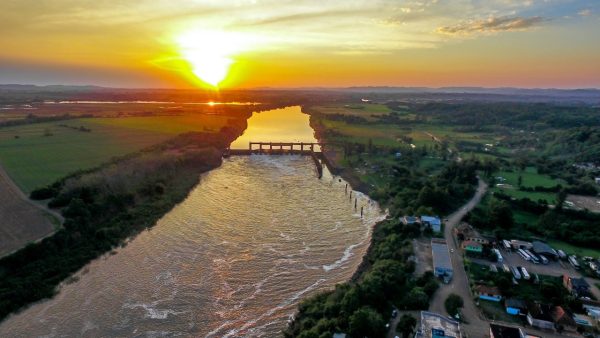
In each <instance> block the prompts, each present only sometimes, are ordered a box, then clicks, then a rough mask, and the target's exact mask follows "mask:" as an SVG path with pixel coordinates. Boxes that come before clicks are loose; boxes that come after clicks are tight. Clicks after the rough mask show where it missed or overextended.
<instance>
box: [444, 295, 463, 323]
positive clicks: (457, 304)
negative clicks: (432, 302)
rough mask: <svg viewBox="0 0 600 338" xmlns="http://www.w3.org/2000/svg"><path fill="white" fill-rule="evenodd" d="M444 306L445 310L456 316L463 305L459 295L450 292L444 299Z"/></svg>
mask: <svg viewBox="0 0 600 338" xmlns="http://www.w3.org/2000/svg"><path fill="white" fill-rule="evenodd" d="M444 306H445V307H446V311H447V312H448V314H449V315H451V316H452V317H454V316H456V315H457V314H458V312H459V310H460V309H461V308H462V307H463V306H464V302H463V299H462V297H461V296H459V295H457V294H455V293H451V294H450V295H449V296H448V298H446V301H445V302H444Z"/></svg>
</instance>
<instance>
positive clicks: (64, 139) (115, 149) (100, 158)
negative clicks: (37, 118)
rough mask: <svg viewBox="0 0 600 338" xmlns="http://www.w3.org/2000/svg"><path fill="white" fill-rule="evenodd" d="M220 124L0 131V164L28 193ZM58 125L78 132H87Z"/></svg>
mask: <svg viewBox="0 0 600 338" xmlns="http://www.w3.org/2000/svg"><path fill="white" fill-rule="evenodd" d="M225 123H226V120H225V118H222V117H218V116H214V115H198V116H173V117H164V116H157V117H126V118H94V119H78V120H69V121H61V122H49V123H37V124H29V125H23V126H17V127H10V128H0V164H2V166H3V167H4V168H5V169H6V171H7V172H8V173H9V175H10V176H11V178H12V179H13V180H14V181H15V183H16V184H17V185H18V186H19V187H20V188H21V189H22V190H23V191H25V192H26V193H29V192H31V191H32V190H33V189H35V188H38V187H41V186H44V185H47V184H50V183H52V182H54V181H55V180H57V179H59V178H61V177H64V176H66V175H68V174H70V173H72V172H74V171H77V170H81V169H89V168H93V167H96V166H98V165H100V164H102V163H104V162H106V161H108V160H110V159H111V158H113V157H115V156H122V155H125V154H127V153H131V152H134V151H137V150H140V149H142V148H144V147H147V146H150V145H152V144H156V143H159V142H161V141H164V140H166V139H168V138H170V137H172V136H173V135H175V134H179V133H182V132H187V131H213V130H218V129H220V128H221V127H222V126H223V125H224V124H225ZM59 124H65V125H69V126H73V127H80V126H83V127H85V128H89V129H91V132H82V131H79V130H74V129H71V128H65V127H61V126H59ZM45 135H46V136H45ZM16 136H18V138H16Z"/></svg>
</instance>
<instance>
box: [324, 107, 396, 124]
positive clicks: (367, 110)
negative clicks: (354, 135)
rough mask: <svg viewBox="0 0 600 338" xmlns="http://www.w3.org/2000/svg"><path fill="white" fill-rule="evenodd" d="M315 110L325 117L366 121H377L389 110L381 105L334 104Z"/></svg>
mask: <svg viewBox="0 0 600 338" xmlns="http://www.w3.org/2000/svg"><path fill="white" fill-rule="evenodd" d="M315 110H317V111H318V112H320V113H322V114H325V115H333V114H341V115H348V116H358V117H362V118H364V119H366V120H367V121H375V120H377V116H382V115H388V114H389V113H390V112H391V110H390V109H389V108H388V107H387V106H386V105H383V104H335V105H327V106H318V107H315Z"/></svg>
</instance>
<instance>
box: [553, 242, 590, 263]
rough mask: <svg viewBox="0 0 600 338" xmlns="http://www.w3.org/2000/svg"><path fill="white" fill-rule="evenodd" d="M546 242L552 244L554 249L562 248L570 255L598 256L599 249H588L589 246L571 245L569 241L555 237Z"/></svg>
mask: <svg viewBox="0 0 600 338" xmlns="http://www.w3.org/2000/svg"><path fill="white" fill-rule="evenodd" d="M548 244H549V245H550V246H552V247H553V248H554V249H556V250H562V251H564V252H565V253H567V254H570V255H577V256H579V257H583V256H591V257H595V258H600V250H599V249H590V248H581V247H578V246H575V245H571V244H569V243H565V242H563V241H560V240H556V239H549V240H548Z"/></svg>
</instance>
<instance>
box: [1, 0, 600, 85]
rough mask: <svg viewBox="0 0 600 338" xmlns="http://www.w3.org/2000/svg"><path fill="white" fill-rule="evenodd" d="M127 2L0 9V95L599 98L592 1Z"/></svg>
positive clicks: (599, 10) (6, 3)
mask: <svg viewBox="0 0 600 338" xmlns="http://www.w3.org/2000/svg"><path fill="white" fill-rule="evenodd" d="M125 3H126V2H125V1H116V0H105V1H76V0H55V1H50V0H40V1H35V0H15V1H13V0H0V83H4V84H6V83H27V84H95V85H103V86H115V87H193V86H197V85H202V84H204V83H207V82H208V83H213V84H218V85H219V86H220V87H222V88H228V87H242V88H250V87H305V86H323V87H332V86H335V87H337V86H344V87H345V86H375V85H385V86H430V87H440V86H486V87H498V86H515V87H557V88H586V87H600V1H583V0H539V1H537V0H529V1H516V0H496V1H493V0H490V1H486V0H473V1H466V0H453V1H444V0H421V1H402V0H396V1H391V0H387V1H382V0H379V1H378V0H370V1H368V0H361V1H358V0H345V1H327V0H319V1H303V0H294V1H287V0H280V1H261V0H255V1H226V0H221V1H219V0H215V1H209V0H205V1H175V0H169V1H164V0H140V1H127V4H125ZM199 78H200V79H202V80H200V79H199Z"/></svg>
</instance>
